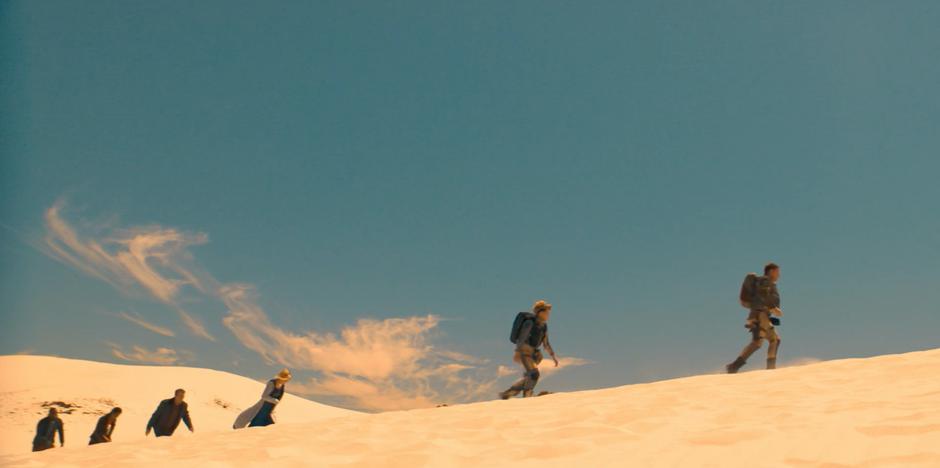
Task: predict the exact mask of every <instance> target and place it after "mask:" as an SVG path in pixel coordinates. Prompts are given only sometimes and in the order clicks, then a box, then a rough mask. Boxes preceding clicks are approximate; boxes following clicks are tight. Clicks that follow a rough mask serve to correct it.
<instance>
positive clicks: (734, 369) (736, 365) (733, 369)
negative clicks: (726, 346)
mask: <svg viewBox="0 0 940 468" xmlns="http://www.w3.org/2000/svg"><path fill="white" fill-rule="evenodd" d="M745 362H747V361H745V360H744V358H743V357H738V358H737V359H735V360H734V362H732V363H731V364H728V365H727V366H725V370H727V371H728V373H729V374H737V373H738V369H740V368H741V367H743V366H744V363H745Z"/></svg>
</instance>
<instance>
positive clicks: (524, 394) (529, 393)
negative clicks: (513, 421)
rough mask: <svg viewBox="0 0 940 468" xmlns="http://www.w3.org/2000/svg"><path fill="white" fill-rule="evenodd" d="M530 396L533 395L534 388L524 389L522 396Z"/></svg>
mask: <svg viewBox="0 0 940 468" xmlns="http://www.w3.org/2000/svg"><path fill="white" fill-rule="evenodd" d="M530 396H532V390H523V391H522V398H529V397H530Z"/></svg>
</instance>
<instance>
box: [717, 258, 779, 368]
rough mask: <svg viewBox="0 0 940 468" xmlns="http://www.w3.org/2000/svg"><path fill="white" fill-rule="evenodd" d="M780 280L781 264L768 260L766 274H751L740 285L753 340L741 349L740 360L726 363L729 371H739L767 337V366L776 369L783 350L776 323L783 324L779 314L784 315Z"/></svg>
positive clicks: (748, 327)
mask: <svg viewBox="0 0 940 468" xmlns="http://www.w3.org/2000/svg"><path fill="white" fill-rule="evenodd" d="M779 279H780V266H779V265H777V264H776V263H768V264H767V265H765V266H764V275H763V276H757V274H755V273H749V274H748V275H747V276H746V277H745V278H744V282H743V284H742V285H741V293H740V295H739V298H740V300H741V305H742V306H743V307H745V308H746V309H748V310H750V313H749V314H748V317H747V321H746V322H745V325H744V326H745V328H747V329H748V331H749V332H750V333H751V342H750V343H748V344H747V346H745V347H744V349H743V350H741V354H740V355H738V357H737V359H735V360H734V361H733V362H731V363H730V364H728V365H727V366H725V370H727V371H728V373H729V374H734V373H737V372H738V370H739V369H741V367H743V366H744V364H745V363H746V362H747V359H748V358H749V357H751V355H752V354H754V352H755V351H757V350H758V349H760V347H761V344H763V341H764V340H767V343H768V346H767V368H768V369H776V368H777V351H778V350H779V349H780V334H779V333H777V330H776V328H775V325H779V324H780V319H779V318H777V317H782V316H783V311H781V310H780V294H779V293H778V292H777V281H778V280H779Z"/></svg>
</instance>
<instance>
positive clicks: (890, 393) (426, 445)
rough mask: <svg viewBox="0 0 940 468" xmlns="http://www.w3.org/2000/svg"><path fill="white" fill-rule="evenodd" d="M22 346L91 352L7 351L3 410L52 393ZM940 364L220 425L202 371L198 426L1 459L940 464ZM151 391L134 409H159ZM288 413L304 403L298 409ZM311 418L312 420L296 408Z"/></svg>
mask: <svg viewBox="0 0 940 468" xmlns="http://www.w3.org/2000/svg"><path fill="white" fill-rule="evenodd" d="M24 359H33V360H36V361H34V362H33V363H31V364H32V365H37V366H38V365H39V364H42V363H43V362H45V363H47V364H48V365H50V366H52V367H55V368H57V369H61V368H62V366H65V367H68V366H69V365H71V364H73V363H76V365H78V364H77V363H82V362H81V361H65V360H63V361H61V362H64V363H65V364H61V365H60V363H56V361H52V360H48V361H39V359H51V358H24V357H6V358H3V359H2V360H0V373H2V375H3V376H4V383H3V387H2V396H0V398H2V400H0V403H2V404H3V413H4V418H5V420H7V421H9V420H10V419H9V418H10V417H12V415H9V413H8V411H10V410H11V408H13V407H16V408H20V407H21V406H22V404H23V403H22V402H25V401H27V399H26V397H24V396H23V392H25V393H27V394H36V396H37V397H38V395H39V394H40V392H41V395H42V396H41V397H39V399H43V398H45V399H50V398H55V397H54V396H53V395H54V394H55V391H53V390H54V388H51V387H50V388H31V387H28V386H27V385H28V384H30V381H29V380H28V379H27V380H25V381H24V382H23V383H22V384H20V387H19V388H20V390H18V391H14V388H13V387H12V386H11V384H10V383H9V380H8V379H7V376H9V375H11V369H12V368H13V367H17V368H22V366H23V364H22V363H21V361H23V360H24ZM53 363H55V365H53ZM82 365H86V364H84V363H82ZM99 365H100V366H110V365H105V364H99ZM115 367H116V368H127V367H128V366H115ZM131 369H137V368H136V367H134V368H131ZM147 369H152V368H147ZM161 369H162V372H167V373H168V374H169V373H174V372H192V373H193V374H191V378H190V380H192V379H197V378H198V377H199V376H200V375H202V374H199V373H200V372H201V373H208V372H211V371H205V370H189V369H181V368H161ZM158 370H160V369H158ZM14 373H15V374H18V373H20V372H19V371H17V372H14ZM211 375H212V376H213V377H209V374H206V376H205V377H203V378H202V380H200V382H206V383H207V385H210V384H209V383H210V382H212V381H213V378H214V377H215V376H225V378H226V379H228V378H229V377H228V376H230V374H223V373H213V374H211ZM938 376H940V350H931V351H921V352H912V353H907V354H901V355H889V356H879V357H874V358H868V359H846V360H837V361H827V362H820V363H815V364H809V365H804V366H798V367H788V368H782V369H778V370H775V371H752V372H745V373H741V374H737V375H702V376H696V377H689V378H682V379H675V380H669V381H663V382H656V383H649V384H640V385H628V386H623V387H617V388H610V389H602V390H593V391H582V392H572V393H557V394H552V395H547V396H543V397H539V398H530V399H514V400H510V401H489V402H482V403H475V404H467V405H459V406H450V407H442V408H430V409H423V410H414V411H399V412H389V413H380V414H361V413H349V412H344V411H343V410H337V409H334V408H330V407H325V406H322V405H316V404H315V403H312V402H307V401H305V400H302V399H300V398H291V399H288V400H285V401H284V402H283V404H282V405H281V408H280V409H279V414H281V415H282V419H281V420H280V421H279V423H278V424H277V425H275V426H272V427H267V428H251V429H246V430H241V431H232V430H225V428H221V429H218V430H216V428H214V427H210V424H209V422H208V421H209V416H208V415H207V414H208V413H206V415H204V414H203V411H206V412H208V411H209V409H210V408H211V404H208V403H206V402H207V401H211V398H212V397H210V396H208V395H209V394H213V393H217V394H222V393H220V392H223V390H224V389H222V388H215V387H212V386H211V385H210V386H209V387H198V391H196V390H197V387H196V386H195V385H194V386H193V392H192V396H191V398H190V399H191V400H193V401H195V402H197V404H198V405H199V406H197V407H196V408H194V409H193V410H192V412H193V413H194V418H196V424H197V425H198V426H197V430H199V432H197V434H195V435H189V434H184V435H180V436H175V437H174V438H172V439H170V438H164V439H160V440H154V439H149V440H142V439H141V438H140V437H132V436H133V435H134V434H133V433H135V432H136V433H140V434H142V433H143V427H144V426H143V422H140V421H143V419H138V420H137V421H136V422H132V418H128V419H127V420H124V421H123V423H124V425H123V427H121V426H119V427H118V431H117V432H116V433H115V442H114V443H112V444H105V445H97V446H94V447H86V446H84V444H85V443H86V440H87V439H86V436H87V432H89V431H90V427H86V426H88V425H87V424H76V425H73V426H70V427H69V428H68V429H67V430H71V432H70V434H71V439H70V440H71V442H72V443H71V444H69V443H68V442H69V441H68V440H67V443H66V448H64V449H55V450H50V451H46V452H42V453H37V454H32V453H28V452H25V450H27V449H28V437H24V436H23V435H16V440H13V439H12V437H13V436H14V433H13V432H9V430H7V429H5V432H4V433H3V436H4V438H6V437H11V440H10V441H6V440H5V441H4V447H11V450H12V449H16V450H22V452H20V453H12V452H11V451H10V450H4V452H5V453H4V454H3V455H2V456H0V465H3V466H11V467H13V466H16V467H18V466H24V467H25V466H29V467H34V466H36V467H38V466H59V467H61V466H102V465H109V466H141V467H149V466H153V467H157V466H166V465H171V466H361V467H377V466H394V467H413V466H480V467H482V466H486V467H490V466H510V465H512V466H520V465H523V466H538V467H547V466H552V467H554V466H557V467H571V466H580V467H585V468H587V467H600V466H637V467H648V466H682V467H689V466H692V467H697V466H713V467H737V466H741V467H744V466H747V467H755V466H757V467H769V466H796V467H814V466H818V467H849V466H851V467H896V466H923V467H940V378H938ZM62 377H63V378H64V380H63V381H62V382H58V383H56V385H58V386H59V387H58V388H60V389H64V388H66V387H65V385H64V382H65V381H67V380H69V379H77V381H79V382H82V383H81V385H83V386H89V385H90V384H89V383H88V381H89V380H92V381H93V380H95V379H94V377H95V375H93V374H91V375H89V374H86V373H83V372H76V373H75V374H73V375H69V376H62ZM78 379H80V380H78ZM180 380H184V379H182V376H180ZM249 382H250V381H249ZM122 385H126V386H128V387H134V386H135V385H136V386H138V387H140V391H141V392H149V393H148V397H147V398H143V399H142V400H141V401H146V402H147V403H150V401H151V400H155V399H156V398H158V397H159V396H163V395H165V394H167V391H166V390H165V389H152V388H149V387H150V386H149V385H145V384H144V383H137V382H134V381H132V380H128V381H127V382H125V383H124V384H122ZM251 385H254V386H256V387H259V388H260V385H261V384H260V383H252V384H251ZM251 385H248V384H246V388H245V390H244V395H242V393H241V392H242V390H241V389H238V391H237V392H236V391H235V390H234V389H233V390H232V393H231V396H229V395H228V394H226V398H231V399H233V400H234V401H235V402H237V403H238V404H240V405H248V404H251V403H252V402H253V401H254V398H256V397H257V395H255V393H257V392H253V391H251V390H252V389H251V388H247V387H250V386H251ZM114 391H115V388H114V387H109V386H106V385H105V386H100V387H98V388H95V389H94V391H91V390H89V391H88V393H87V394H88V395H94V396H101V397H106V396H108V395H111V394H113V393H114ZM202 392H207V393H206V394H205V395H204V394H203V393H202ZM236 393H237V395H236ZM150 395H152V396H150ZM30 398H33V396H30ZM122 398H123V397H122ZM10 402H14V403H13V404H12V406H11V403H10ZM129 402H130V400H129ZM154 404H155V401H154ZM126 406H127V407H130V406H131V405H130V404H126ZM150 406H152V405H149V404H148V405H145V407H143V408H135V409H136V411H139V412H141V413H147V414H149V411H150V410H151V408H150ZM197 408H198V409H197ZM129 409H130V408H129ZM212 409H213V411H220V410H216V409H215V408H212ZM225 411H228V410H225ZM291 413H296V414H294V415H293V416H291V419H290V420H288V417H287V415H288V414H291ZM220 414H221V413H220ZM233 414H234V413H232V412H229V413H225V415H226V416H230V415H233ZM31 417H33V418H35V417H36V416H35V415H31ZM135 417H137V416H135ZM16 418H19V416H16ZM303 418H309V420H306V421H299V419H303ZM14 420H16V421H18V420H17V419H15V418H14ZM219 421H220V422H224V421H225V419H224V418H222V417H221V416H219ZM8 424H9V423H8ZM66 424H71V423H70V422H68V421H67V422H66ZM201 428H205V430H200V429H201ZM182 431H183V432H184V433H185V429H182Z"/></svg>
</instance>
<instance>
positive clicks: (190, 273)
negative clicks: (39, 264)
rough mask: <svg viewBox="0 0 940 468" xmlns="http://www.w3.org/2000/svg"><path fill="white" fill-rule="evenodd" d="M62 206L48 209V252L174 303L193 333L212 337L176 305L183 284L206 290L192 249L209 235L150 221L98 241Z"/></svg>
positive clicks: (122, 285)
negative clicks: (81, 231)
mask: <svg viewBox="0 0 940 468" xmlns="http://www.w3.org/2000/svg"><path fill="white" fill-rule="evenodd" d="M64 207H65V201H64V200H63V199H60V200H59V201H57V202H56V203H55V204H54V205H52V206H51V207H50V208H49V209H48V210H46V215H45V219H46V236H45V239H44V242H45V244H44V245H45V249H44V250H45V252H46V253H47V254H48V255H50V256H51V257H52V258H55V259H57V260H59V261H62V262H63V263H66V264H68V265H71V266H72V267H74V268H76V269H78V270H79V271H82V272H84V273H86V274H89V275H91V276H94V277H96V278H99V279H101V280H103V281H105V282H107V283H109V284H111V285H112V286H114V287H115V288H117V289H119V290H121V291H123V292H127V293H134V292H136V291H137V290H138V289H142V290H144V291H146V292H147V293H148V294H150V295H151V296H152V297H154V298H155V299H157V300H159V301H160V302H163V303H165V304H167V305H170V306H172V307H173V308H174V309H175V310H176V311H177V313H178V315H179V316H180V319H181V320H182V322H183V324H184V325H185V326H186V327H187V328H189V330H190V331H191V332H192V333H193V334H195V335H197V336H201V337H203V338H206V339H209V340H213V339H214V338H213V337H212V335H210V334H209V332H208V331H207V330H206V328H205V326H204V325H203V324H202V322H201V321H199V320H198V319H197V318H195V317H193V316H192V315H191V314H189V313H188V312H186V311H185V310H183V308H182V307H180V306H179V304H178V296H179V294H180V290H181V288H183V287H184V286H187V285H189V286H192V287H193V288H195V289H197V290H200V291H204V290H205V286H204V285H203V284H202V282H201V280H200V277H201V274H200V273H199V272H198V271H197V270H196V269H194V268H193V267H192V255H191V254H190V253H189V251H188V248H189V247H190V246H194V245H200V244H204V243H206V242H207V241H208V236H206V235H205V234H202V233H195V234H190V233H185V232H181V231H179V230H176V229H171V228H164V227H160V226H149V227H137V228H133V229H124V230H116V231H114V232H112V233H111V234H110V235H107V236H105V237H104V238H103V240H100V241H99V240H96V239H93V238H83V237H82V236H81V235H79V233H78V231H77V230H76V229H75V228H74V227H73V226H72V225H71V224H69V223H68V222H67V221H65V219H64V218H63V217H62V210H63V209H64Z"/></svg>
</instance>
